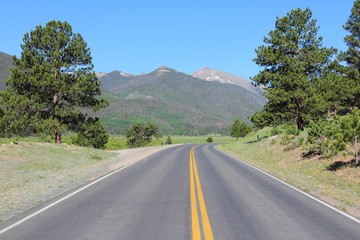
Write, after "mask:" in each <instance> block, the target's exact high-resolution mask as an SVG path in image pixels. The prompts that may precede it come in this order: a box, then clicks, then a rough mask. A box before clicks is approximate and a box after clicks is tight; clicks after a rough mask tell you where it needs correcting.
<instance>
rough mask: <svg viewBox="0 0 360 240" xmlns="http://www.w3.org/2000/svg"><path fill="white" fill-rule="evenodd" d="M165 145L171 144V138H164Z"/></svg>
mask: <svg viewBox="0 0 360 240" xmlns="http://www.w3.org/2000/svg"><path fill="white" fill-rule="evenodd" d="M165 144H172V140H171V137H170V136H168V137H167V138H166V142H165Z"/></svg>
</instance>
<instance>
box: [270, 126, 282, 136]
mask: <svg viewBox="0 0 360 240" xmlns="http://www.w3.org/2000/svg"><path fill="white" fill-rule="evenodd" d="M281 133H282V131H281V129H280V128H279V127H274V128H273V129H271V132H270V136H275V135H279V134H281Z"/></svg>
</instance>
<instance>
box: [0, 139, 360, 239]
mask: <svg viewBox="0 0 360 240" xmlns="http://www.w3.org/2000/svg"><path fill="white" fill-rule="evenodd" d="M191 149H193V150H191ZM62 197H63V196H62ZM59 199H61V197H59V198H58V199H54V200H53V201H50V202H49V203H47V204H51V203H54V202H55V201H58V200H59ZM44 206H46V205H45V204H43V206H39V207H37V208H35V209H33V210H31V211H28V212H26V213H24V214H23V215H20V216H18V217H17V218H15V219H12V220H11V221H7V222H4V223H1V224H0V233H1V234H0V239H1V240H2V239H9V240H10V239H11V240H16V239H21V240H24V239H29V240H60V239H61V240H64V239H69V240H70V239H71V240H78V239H79V240H80V239H84V240H85V239H94V240H95V239H96V240H101V239H122V240H126V239H135V240H142V239H147V240H152V239H153V240H155V239H156V240H161V239H164V240H169V239H171V240H176V239H200V238H201V239H221V240H231V239H252V240H256V239H274V240H275V239H276V240H281V239H292V240H293V239H307V240H308V239H324V240H325V239H326V240H332V239H347V240H352V239H354V240H355V239H356V240H359V239H360V224H359V223H358V222H356V221H353V220H351V219H349V218H347V217H345V216H343V215H341V214H339V213H337V212H336V211H334V210H332V209H330V208H328V207H326V206H324V205H322V204H320V203H318V202H317V201H314V200H313V199H311V198H309V197H307V196H305V195H303V194H301V193H299V192H298V191H295V190H293V189H292V188H290V187H288V186H286V185H284V184H282V183H280V182H279V181H277V180H275V179H273V178H271V177H269V176H267V175H264V174H263V173H261V172H259V171H257V170H254V169H253V168H251V167H249V166H247V165H246V164H243V163H242V162H240V161H238V160H235V159H233V158H231V157H229V156H228V155H225V154H223V153H221V152H218V151H217V150H216V149H215V148H214V145H200V146H197V147H196V148H195V150H194V148H193V146H192V145H182V146H177V147H173V148H170V149H166V150H163V151H161V152H158V153H156V154H153V155H151V156H150V157H147V158H145V159H144V160H142V161H140V162H138V163H136V164H134V165H131V166H129V167H127V168H125V169H123V170H121V171H119V172H116V173H114V174H112V175H111V176H109V177H107V178H104V179H103V180H101V181H98V182H96V183H95V184H93V185H91V186H89V187H87V188H85V189H84V190H82V191H79V192H78V193H76V194H74V195H73V196H71V197H68V198H66V199H65V200H63V201H59V202H58V203H57V204H56V205H54V206H52V207H50V208H48V209H46V210H45V211H42V212H40V213H37V211H38V210H40V211H41V207H44ZM34 213H35V214H34ZM30 214H34V216H33V217H31V218H29V219H27V220H26V221H24V222H22V223H20V224H19V223H17V225H16V226H14V225H12V223H15V224H16V222H17V221H18V220H20V219H22V218H24V217H26V216H29V215H30ZM7 227H8V228H7ZM4 229H8V230H6V231H5V230H4Z"/></svg>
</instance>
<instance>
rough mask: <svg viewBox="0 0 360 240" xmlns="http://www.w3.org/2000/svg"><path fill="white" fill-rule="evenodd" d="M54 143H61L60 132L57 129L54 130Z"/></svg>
mask: <svg viewBox="0 0 360 240" xmlns="http://www.w3.org/2000/svg"><path fill="white" fill-rule="evenodd" d="M55 143H57V144H60V143H61V132H60V131H59V130H56V131H55Z"/></svg>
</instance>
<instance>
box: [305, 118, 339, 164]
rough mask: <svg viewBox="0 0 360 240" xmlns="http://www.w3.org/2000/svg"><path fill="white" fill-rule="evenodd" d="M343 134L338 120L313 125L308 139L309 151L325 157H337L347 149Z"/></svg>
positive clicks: (322, 121) (321, 121) (323, 121)
mask: <svg viewBox="0 0 360 240" xmlns="http://www.w3.org/2000/svg"><path fill="white" fill-rule="evenodd" d="M341 132H342V131H341V126H340V124H339V121H338V119H330V120H320V121H318V122H313V123H311V124H310V126H309V133H308V139H307V143H308V148H309V151H311V152H313V153H315V154H320V155H322V156H324V157H331V156H334V155H336V154H337V153H338V152H339V151H341V150H344V149H345V147H346V144H345V142H344V140H343V139H344V138H343V134H342V133H341Z"/></svg>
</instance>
